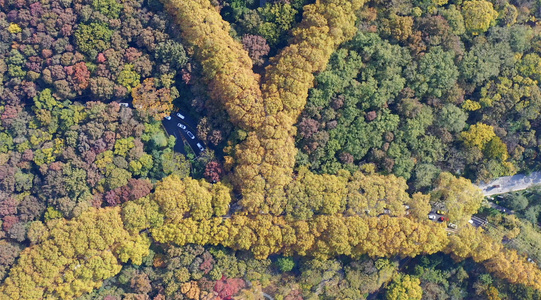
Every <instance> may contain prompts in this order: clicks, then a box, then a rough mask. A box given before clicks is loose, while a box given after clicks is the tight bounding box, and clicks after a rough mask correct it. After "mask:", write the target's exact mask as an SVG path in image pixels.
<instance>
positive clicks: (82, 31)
mask: <svg viewBox="0 0 541 300" xmlns="http://www.w3.org/2000/svg"><path fill="white" fill-rule="evenodd" d="M100 1H101V0H100ZM113 1H115V0H113ZM112 35H113V31H112V30H111V29H109V26H108V25H106V24H103V23H96V22H94V23H90V24H88V25H86V24H81V25H79V29H77V31H75V43H76V44H77V47H78V48H79V50H80V51H81V52H83V53H85V54H86V55H88V56H89V57H91V58H95V57H96V56H97V55H98V53H99V52H102V51H104V50H106V49H109V47H110V45H111V44H110V43H111V37H112Z"/></svg>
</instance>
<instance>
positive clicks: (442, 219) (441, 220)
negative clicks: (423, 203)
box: [438, 217, 449, 222]
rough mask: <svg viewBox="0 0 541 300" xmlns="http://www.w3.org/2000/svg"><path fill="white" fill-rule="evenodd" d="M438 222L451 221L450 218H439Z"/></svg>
mask: <svg viewBox="0 0 541 300" xmlns="http://www.w3.org/2000/svg"><path fill="white" fill-rule="evenodd" d="M438 221H440V222H445V221H449V218H447V217H439V218H438Z"/></svg>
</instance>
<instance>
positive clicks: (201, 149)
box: [196, 143, 205, 151]
mask: <svg viewBox="0 0 541 300" xmlns="http://www.w3.org/2000/svg"><path fill="white" fill-rule="evenodd" d="M196 145H197V148H199V151H205V148H204V147H203V146H201V144H200V143H197V144H196Z"/></svg>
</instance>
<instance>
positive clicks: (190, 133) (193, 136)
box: [186, 130, 195, 140]
mask: <svg viewBox="0 0 541 300" xmlns="http://www.w3.org/2000/svg"><path fill="white" fill-rule="evenodd" d="M186 135H187V136H189V137H190V138H191V139H192V140H195V135H193V133H192V132H191V131H189V130H187V131H186Z"/></svg>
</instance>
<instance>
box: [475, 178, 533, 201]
mask: <svg viewBox="0 0 541 300" xmlns="http://www.w3.org/2000/svg"><path fill="white" fill-rule="evenodd" d="M535 185H541V172H533V173H531V174H530V175H524V174H517V175H513V176H505V177H500V178H496V179H495V180H493V181H491V182H489V183H482V184H480V185H479V188H480V189H481V190H483V193H484V194H485V196H491V195H498V194H505V193H509V192H514V191H520V190H525V189H527V188H531V187H532V186H535Z"/></svg>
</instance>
